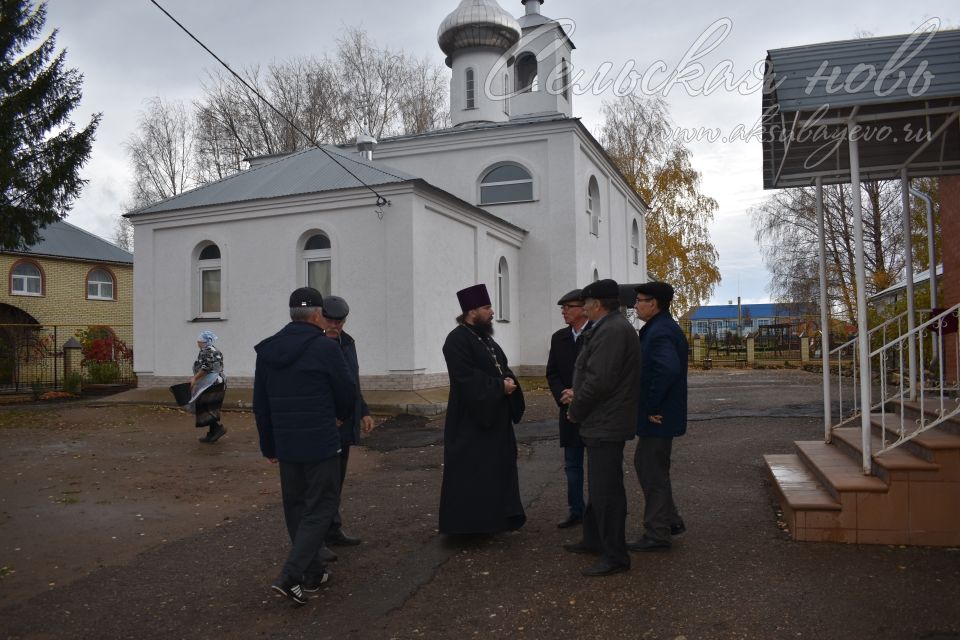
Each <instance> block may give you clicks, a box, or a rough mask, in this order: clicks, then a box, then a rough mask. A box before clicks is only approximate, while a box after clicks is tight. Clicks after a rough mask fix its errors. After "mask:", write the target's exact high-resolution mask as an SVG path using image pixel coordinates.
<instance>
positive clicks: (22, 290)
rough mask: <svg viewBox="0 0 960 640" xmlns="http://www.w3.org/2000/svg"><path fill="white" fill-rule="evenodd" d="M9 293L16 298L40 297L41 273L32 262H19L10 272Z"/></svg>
mask: <svg viewBox="0 0 960 640" xmlns="http://www.w3.org/2000/svg"><path fill="white" fill-rule="evenodd" d="M10 293H11V294H13V295H17V296H42V295H43V272H42V271H40V267H39V266H37V265H36V264H34V263H33V262H20V263H18V264H16V265H14V267H13V269H11V271H10Z"/></svg>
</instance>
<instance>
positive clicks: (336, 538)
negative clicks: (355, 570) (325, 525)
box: [326, 529, 363, 547]
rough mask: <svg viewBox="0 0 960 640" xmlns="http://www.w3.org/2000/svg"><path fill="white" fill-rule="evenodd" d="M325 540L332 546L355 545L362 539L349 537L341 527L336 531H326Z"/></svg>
mask: <svg viewBox="0 0 960 640" xmlns="http://www.w3.org/2000/svg"><path fill="white" fill-rule="evenodd" d="M326 542H327V544H329V545H332V546H334V547H355V546H357V545H358V544H360V543H361V542H363V540H361V539H360V538H351V537H350V536H348V535H347V534H345V533H344V532H343V529H341V530H340V531H337V532H336V533H328V534H327V539H326Z"/></svg>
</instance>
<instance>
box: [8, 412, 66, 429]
mask: <svg viewBox="0 0 960 640" xmlns="http://www.w3.org/2000/svg"><path fill="white" fill-rule="evenodd" d="M59 418H60V414H59V413H51V412H48V411H41V410H26V409H9V410H5V411H0V429H24V428H31V427H44V426H47V424H49V423H51V422H53V421H55V420H58V419H59Z"/></svg>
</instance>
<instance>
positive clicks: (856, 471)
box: [793, 440, 887, 502]
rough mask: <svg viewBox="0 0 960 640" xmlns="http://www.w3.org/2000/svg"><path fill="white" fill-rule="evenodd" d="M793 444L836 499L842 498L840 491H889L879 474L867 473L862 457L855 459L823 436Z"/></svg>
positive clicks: (805, 462)
mask: <svg viewBox="0 0 960 640" xmlns="http://www.w3.org/2000/svg"><path fill="white" fill-rule="evenodd" d="M793 444H794V446H795V447H796V449H797V454H798V455H799V456H800V458H801V459H802V460H803V462H804V464H806V466H807V467H808V468H809V469H810V471H811V472H812V473H813V474H814V475H815V476H816V477H817V479H818V480H819V481H820V482H821V483H822V484H823V486H824V488H825V489H826V490H827V491H828V492H829V493H830V495H831V496H833V498H834V499H835V500H837V501H840V502H842V500H841V496H840V494H841V493H844V492H856V491H860V492H867V493H885V492H886V491H887V483H886V482H884V481H883V480H881V479H880V478H878V477H876V476H872V475H865V474H864V473H863V471H862V470H861V468H860V462H859V460H856V461H855V460H854V459H853V458H852V457H851V456H849V455H847V454H846V453H844V451H842V450H841V449H840V447H837V446H834V445H832V444H827V443H825V442H822V441H820V440H809V441H802V440H801V441H797V442H794V443H793Z"/></svg>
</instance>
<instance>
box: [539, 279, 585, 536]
mask: <svg viewBox="0 0 960 640" xmlns="http://www.w3.org/2000/svg"><path fill="white" fill-rule="evenodd" d="M557 304H558V305H560V315H561V316H562V317H563V321H564V323H565V324H566V325H567V326H566V327H564V328H563V329H559V330H558V331H557V332H555V333H554V334H553V336H551V338H550V355H548V356H547V384H549V385H550V392H551V393H552V394H553V399H554V400H556V402H557V406H558V407H560V446H561V447H563V471H564V474H565V475H566V476H567V517H566V519H565V520H563V521H562V522H561V523H560V524H558V525H557V526H558V527H559V528H561V529H566V528H567V527H572V526H574V525H576V524H580V522H581V521H582V520H583V511H584V508H585V506H584V503H583V440H581V439H580V430H579V428H578V427H577V425H576V424H574V423H573V422H570V421H569V420H567V405H566V403H565V402H564V401H563V392H564V391H569V390H570V389H572V388H573V364H574V362H576V360H577V353H579V351H580V345H581V344H583V340H582V335H583V332H584V331H585V330H587V329H589V328H590V320H589V318H587V315H586V314H585V313H584V311H583V300H581V299H580V289H574V290H573V291H570V292H569V293H567V294H566V295H564V296H563V297H562V298H560V299H559V300H558V301H557Z"/></svg>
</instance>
